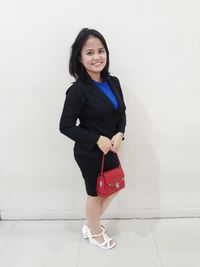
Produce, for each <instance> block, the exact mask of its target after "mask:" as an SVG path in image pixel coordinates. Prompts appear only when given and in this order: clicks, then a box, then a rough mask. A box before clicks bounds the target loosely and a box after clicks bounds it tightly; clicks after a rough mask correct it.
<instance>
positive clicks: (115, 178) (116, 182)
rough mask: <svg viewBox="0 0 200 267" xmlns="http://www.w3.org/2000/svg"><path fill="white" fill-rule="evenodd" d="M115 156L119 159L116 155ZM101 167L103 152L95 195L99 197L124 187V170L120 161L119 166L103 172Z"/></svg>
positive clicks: (102, 165)
mask: <svg viewBox="0 0 200 267" xmlns="http://www.w3.org/2000/svg"><path fill="white" fill-rule="evenodd" d="M117 158H118V161H119V157H118V155H117ZM103 168H104V154H103V158H102V164H101V172H100V173H99V174H98V177H97V195H98V196H100V197H108V196H110V195H112V194H114V193H115V192H118V191H119V190H121V189H123V188H124V187H125V180H124V171H123V169H122V168H121V164H120V161H119V166H118V167H116V168H114V169H111V170H108V171H105V172H103Z"/></svg>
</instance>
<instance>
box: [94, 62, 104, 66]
mask: <svg viewBox="0 0 200 267" xmlns="http://www.w3.org/2000/svg"><path fill="white" fill-rule="evenodd" d="M101 64H102V62H96V63H93V64H92V65H93V66H97V67H98V66H100V65H101Z"/></svg>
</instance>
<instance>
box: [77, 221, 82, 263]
mask: <svg viewBox="0 0 200 267" xmlns="http://www.w3.org/2000/svg"><path fill="white" fill-rule="evenodd" d="M80 227H81V224H80ZM81 238H82V233H81V231H80V238H79V246H78V253H77V267H78V266H79V260H80V250H81Z"/></svg>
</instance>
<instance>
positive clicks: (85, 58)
mask: <svg viewBox="0 0 200 267" xmlns="http://www.w3.org/2000/svg"><path fill="white" fill-rule="evenodd" d="M106 60H107V54H106V50H105V48H104V47H103V44H102V42H101V41H100V40H99V39H98V38H95V37H92V36H91V37H89V38H88V40H87V41H86V43H85V45H84V46H83V48H82V50H81V58H80V62H81V63H82V64H83V66H84V67H85V69H86V71H87V72H88V74H89V75H90V77H91V78H92V79H93V80H95V81H98V82H100V81H102V80H101V75H100V73H101V71H102V70H103V69H104V67H105V66H106Z"/></svg>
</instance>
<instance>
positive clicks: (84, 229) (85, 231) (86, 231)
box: [81, 224, 107, 239]
mask: <svg viewBox="0 0 200 267" xmlns="http://www.w3.org/2000/svg"><path fill="white" fill-rule="evenodd" d="M100 228H101V230H102V231H104V232H105V231H106V230H107V227H106V226H105V225H102V224H101V225H100ZM89 230H90V228H89V226H88V225H87V224H84V225H83V227H82V230H81V231H82V234H83V237H84V238H85V239H86V238H89V237H88V231H89Z"/></svg>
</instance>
